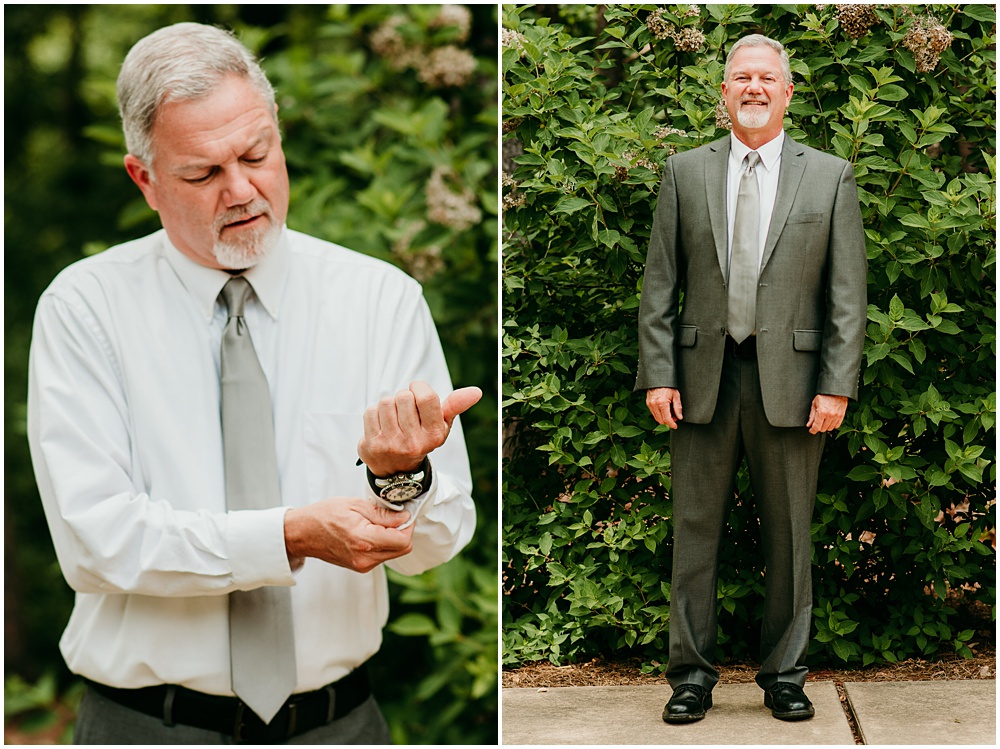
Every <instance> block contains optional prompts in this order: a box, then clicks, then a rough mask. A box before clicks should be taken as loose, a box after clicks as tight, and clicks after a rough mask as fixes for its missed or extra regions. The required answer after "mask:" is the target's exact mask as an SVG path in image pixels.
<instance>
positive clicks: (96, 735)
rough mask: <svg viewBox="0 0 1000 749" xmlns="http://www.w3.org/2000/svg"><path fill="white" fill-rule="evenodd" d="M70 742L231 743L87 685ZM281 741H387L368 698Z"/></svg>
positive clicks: (380, 719)
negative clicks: (122, 702) (166, 720)
mask: <svg viewBox="0 0 1000 749" xmlns="http://www.w3.org/2000/svg"><path fill="white" fill-rule="evenodd" d="M73 741H74V743H76V744H105V745H106V744H232V743H234V742H233V739H232V737H231V736H226V735H224V734H221V733H214V732H212V731H206V730H204V729H201V728H193V727H191V726H185V725H181V724H175V725H171V726H168V725H166V724H165V723H164V722H163V721H162V720H160V719H158V718H153V717H151V716H149V715H145V714H144V713H141V712H138V711H136V710H132V709H131V708H127V707H124V706H123V705H119V704H118V703H117V702H114V701H112V700H110V699H108V698H107V697H105V696H104V695H102V694H100V693H98V692H97V691H95V690H94V689H93V688H92V687H90V686H88V687H87V690H86V692H85V693H84V695H83V703H82V704H81V705H80V713H79V715H78V716H77V720H76V729H75V731H74V735H73ZM285 743H286V744H391V743H392V739H391V738H390V736H389V729H388V727H387V726H386V723H385V719H384V718H383V717H382V712H381V711H380V710H379V708H378V704H377V703H376V702H375V698H374V697H369V698H368V699H367V700H366V701H365V702H363V703H361V705H359V706H358V707H357V708H355V709H354V710H352V711H351V712H350V713H348V714H347V715H345V716H344V717H343V718H340V719H338V720H335V721H333V722H332V723H328V724H327V725H325V726H321V727H319V728H316V729H314V730H312V731H308V732H306V733H302V734H299V735H298V736H295V737H294V738H292V739H289V740H288V741H287V742H285Z"/></svg>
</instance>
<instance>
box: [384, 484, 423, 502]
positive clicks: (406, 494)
mask: <svg viewBox="0 0 1000 749" xmlns="http://www.w3.org/2000/svg"><path fill="white" fill-rule="evenodd" d="M422 491H423V489H422V487H421V486H420V484H419V482H416V481H409V480H405V481H400V482H399V483H397V484H393V485H391V486H387V487H386V488H385V489H383V490H382V494H381V496H382V499H386V500H388V501H390V502H407V501H409V500H411V499H413V498H414V497H416V496H419V495H420V493H421V492H422Z"/></svg>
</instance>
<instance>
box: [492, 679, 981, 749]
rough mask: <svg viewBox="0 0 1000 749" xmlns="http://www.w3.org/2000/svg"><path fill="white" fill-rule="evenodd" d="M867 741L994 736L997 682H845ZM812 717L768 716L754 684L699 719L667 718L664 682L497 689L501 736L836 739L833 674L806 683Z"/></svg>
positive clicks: (547, 739) (532, 739)
mask: <svg viewBox="0 0 1000 749" xmlns="http://www.w3.org/2000/svg"><path fill="white" fill-rule="evenodd" d="M843 686H844V691H845V693H846V695H847V700H848V709H849V710H851V711H852V713H853V716H854V720H855V724H856V725H857V728H858V732H859V733H860V738H861V740H862V742H864V743H866V744H916V745H926V744H961V745H984V746H995V745H996V717H997V703H996V681H994V680H973V681H907V682H844V685H843ZM806 694H807V695H809V699H811V700H812V702H813V704H814V705H815V706H816V717H815V718H813V719H812V720H806V721H800V722H794V723H792V722H786V721H781V720H775V719H774V718H773V717H772V716H771V711H770V710H768V709H766V708H765V707H764V702H763V693H762V692H761V690H760V688H759V687H758V686H757V685H756V684H720V685H718V686H716V688H715V690H714V691H713V692H712V701H713V703H714V706H713V707H712V709H711V710H709V711H708V715H707V716H706V717H705V719H704V720H700V721H698V722H696V723H691V724H688V725H676V724H673V725H668V724H666V723H664V722H663V720H662V719H661V717H660V715H661V713H662V712H663V706H664V704H666V702H667V700H668V699H669V698H670V687H669V686H666V685H651V686H625V687H553V688H549V689H504V690H503V706H502V710H503V712H502V721H503V733H502V741H503V743H504V744H505V745H537V744H545V745H558V744H651V745H661V744H662V745H685V744H687V745H703V744H746V745H750V744H765V745H772V744H803V745H805V744H841V745H853V744H854V736H853V734H852V733H851V727H850V724H849V723H848V720H847V714H846V713H845V710H844V707H842V706H841V703H840V698H839V696H838V694H837V688H836V686H835V685H834V683H833V682H832V681H821V682H809V683H807V684H806Z"/></svg>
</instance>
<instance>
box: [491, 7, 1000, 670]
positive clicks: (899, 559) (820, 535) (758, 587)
mask: <svg viewBox="0 0 1000 749" xmlns="http://www.w3.org/2000/svg"><path fill="white" fill-rule="evenodd" d="M995 21H996V11H995V6H991V5H990V6H987V5H965V6H958V5H933V6H925V5H910V6H907V7H903V6H887V5H869V6H860V5H849V6H844V5H816V6H810V5H758V6H750V5H708V6H697V5H671V6H655V5H607V6H604V5H600V6H570V5H561V6H512V5H507V6H503V18H502V26H503V28H502V31H501V43H502V46H503V51H502V76H503V94H502V96H503V99H502V101H503V127H502V129H503V132H504V133H505V135H504V139H505V140H504V144H503V153H504V161H503V170H504V173H503V175H502V181H503V192H504V195H503V210H504V215H503V227H504V245H503V275H502V277H503V289H504V300H503V340H502V344H501V350H502V355H503V375H504V378H503V383H504V384H503V398H502V403H501V405H502V407H503V409H504V438H505V442H504V462H503V472H504V473H503V505H504V507H503V538H504V545H503V551H502V553H503V560H502V564H503V589H504V599H503V600H504V609H503V619H502V622H503V638H504V651H503V662H504V664H505V665H517V664H519V663H524V662H528V661H533V660H542V659H548V660H551V661H553V662H555V663H560V662H563V661H567V660H579V659H582V658H586V657H591V656H593V655H597V654H600V655H604V656H614V655H626V656H639V657H641V658H642V659H643V660H644V662H645V664H646V665H645V667H644V668H645V669H646V670H647V671H654V670H657V669H659V670H662V669H663V668H665V663H664V662H665V661H666V656H667V653H666V645H667V637H666V633H667V630H668V627H669V620H668V613H669V606H668V604H669V599H670V584H669V580H670V553H671V539H672V533H673V531H672V525H671V519H670V518H671V498H670V470H669V469H670V455H669V452H668V449H667V446H668V434H667V429H666V427H661V426H658V425H657V424H656V423H655V422H654V421H653V419H652V417H651V416H650V415H649V413H648V412H647V409H646V407H645V403H644V398H643V396H642V394H641V393H640V394H633V393H632V387H633V384H634V378H635V368H636V361H637V356H638V346H637V341H636V312H637V309H638V306H639V296H640V293H641V278H642V268H643V263H644V260H645V252H646V248H647V246H648V240H649V232H650V226H651V223H652V211H653V207H654V205H655V200H656V195H657V193H658V189H659V178H660V175H661V174H662V168H663V163H664V160H665V159H666V158H667V157H668V155H669V154H671V153H674V152H677V151H683V150H686V149H689V148H694V147H696V146H698V145H700V144H703V143H706V142H709V141H712V140H715V139H718V138H720V137H723V136H726V135H728V132H727V129H726V128H727V127H728V115H726V114H725V112H724V109H723V110H721V111H720V110H717V104H718V102H719V99H720V95H719V84H720V83H721V81H722V75H723V65H724V51H725V50H726V49H728V48H729V47H730V46H731V44H732V43H733V42H734V41H735V40H736V39H737V38H739V37H741V36H743V35H746V34H749V33H764V34H766V35H768V36H771V37H774V38H776V39H779V40H780V41H782V42H783V43H784V44H785V45H786V47H787V49H788V50H789V52H790V54H791V56H792V60H791V66H792V71H793V74H794V79H795V86H796V88H795V94H794V96H793V99H792V102H791V105H790V107H789V109H788V113H787V116H786V123H785V124H786V131H787V132H788V134H789V135H790V136H791V137H793V138H795V139H797V140H800V141H802V142H805V143H807V144H809V145H811V146H814V147H816V148H820V149H823V150H826V151H831V152H833V153H835V154H837V155H839V156H840V157H842V158H845V159H849V160H850V161H851V162H852V163H853V164H854V167H855V174H856V176H857V182H858V185H859V196H860V201H861V207H862V213H863V217H864V225H865V230H866V237H867V254H868V260H869V273H868V298H869V308H868V328H867V338H866V342H865V356H864V361H863V371H862V390H861V396H860V401H859V402H858V403H856V404H852V406H851V407H850V408H849V410H848V415H847V418H846V421H845V423H844V425H843V426H842V428H841V429H840V430H839V431H838V432H837V434H836V435H835V438H834V439H829V440H828V441H827V448H826V454H825V458H824V462H823V467H822V470H821V474H820V481H819V490H818V496H817V503H816V512H815V515H814V522H813V524H812V536H813V542H814V546H813V567H814V590H815V609H814V616H813V624H814V633H815V636H814V640H813V642H812V644H811V649H810V661H811V662H813V663H814V664H816V663H822V662H827V663H833V664H840V665H842V666H843V665H845V664H846V665H851V666H861V665H868V664H870V663H879V662H886V661H889V662H892V661H896V660H898V659H903V658H909V657H919V658H928V657H932V656H934V655H935V654H938V653H944V652H954V651H957V652H959V653H962V654H964V655H970V654H972V653H973V652H974V650H975V649H976V647H977V645H978V643H980V642H983V641H984V639H991V638H992V637H993V636H994V624H993V622H991V618H992V619H995V600H996V589H995V569H994V564H995V552H994V550H995V527H996V519H995V486H996V456H995V441H996V432H995V413H996V394H995V387H994V382H995V361H996V337H995V309H996V289H995V268H996V265H995V262H996V255H995V233H996V202H995V191H994V184H995V175H996V172H995V165H996V161H995V154H996V119H995V117H996V74H995V42H996V25H995ZM806 189H807V188H806ZM707 468H708V469H709V470H710V467H707ZM728 521H729V522H728V530H727V536H726V540H725V541H724V542H723V544H722V549H721V555H720V571H719V583H718V605H719V612H720V618H719V649H718V653H717V655H718V658H719V659H720V660H729V661H754V660H755V659H756V657H757V653H756V643H757V640H758V631H757V630H758V625H757V622H758V621H759V619H760V615H761V610H762V593H763V579H762V566H763V562H762V560H761V555H760V553H759V549H758V545H759V526H758V523H757V520H756V516H755V514H754V512H753V500H752V494H751V492H750V490H749V480H748V476H747V474H746V473H745V469H744V470H743V471H741V472H740V475H739V476H738V479H737V487H736V491H735V492H734V500H733V503H732V505H731V510H730V513H729V519H728Z"/></svg>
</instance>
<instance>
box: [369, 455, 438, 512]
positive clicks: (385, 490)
mask: <svg viewBox="0 0 1000 749" xmlns="http://www.w3.org/2000/svg"><path fill="white" fill-rule="evenodd" d="M368 484H369V485H370V486H371V488H372V491H373V492H375V493H376V494H377V495H378V496H379V497H381V498H382V499H384V500H385V501H386V502H392V503H393V504H402V503H403V502H409V501H410V500H411V499H416V498H417V497H419V496H420V495H421V494H423V493H424V492H426V491H427V490H428V489H430V486H431V462H430V460H428V459H427V458H424V462H423V465H421V466H420V467H418V468H417V469H416V470H415V471H404V472H403V473H394V474H392V475H391V476H385V477H383V478H379V477H377V476H376V475H375V474H373V473H372V472H371V469H370V468H369V469H368Z"/></svg>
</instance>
